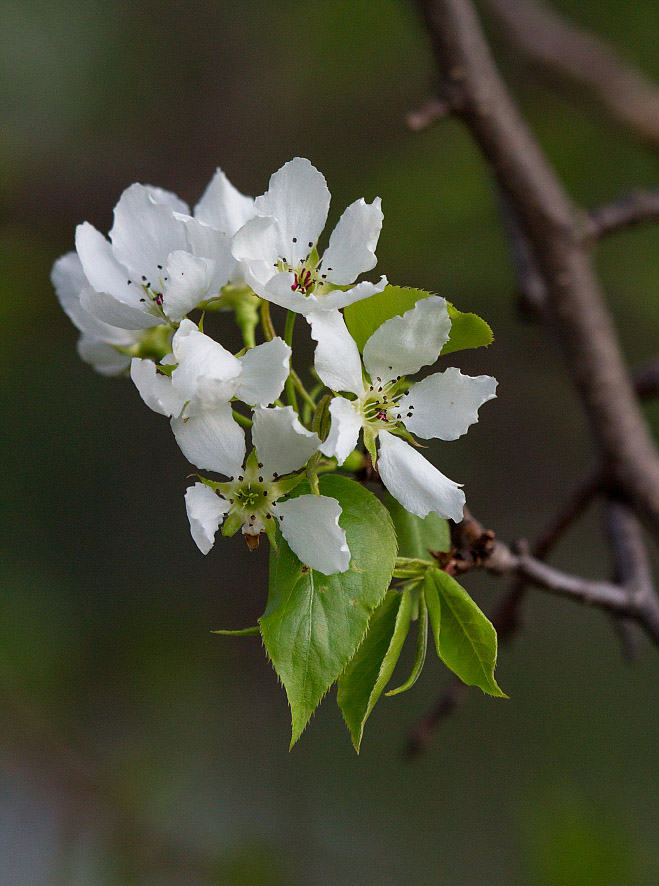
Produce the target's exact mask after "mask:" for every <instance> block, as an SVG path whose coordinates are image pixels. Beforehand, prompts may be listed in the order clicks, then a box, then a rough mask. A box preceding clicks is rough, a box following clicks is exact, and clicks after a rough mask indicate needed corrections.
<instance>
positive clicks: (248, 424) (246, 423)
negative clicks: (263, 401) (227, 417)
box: [231, 409, 253, 430]
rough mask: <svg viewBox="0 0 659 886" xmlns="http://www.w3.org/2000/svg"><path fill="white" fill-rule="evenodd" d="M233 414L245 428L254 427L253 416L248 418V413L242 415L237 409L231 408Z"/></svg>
mask: <svg viewBox="0 0 659 886" xmlns="http://www.w3.org/2000/svg"><path fill="white" fill-rule="evenodd" d="M231 414H232V415H233V417H234V419H235V420H236V421H237V422H238V424H239V425H242V427H243V428H247V430H249V429H250V428H251V427H252V424H253V422H252V419H251V418H247V416H246V415H241V414H240V413H239V412H236V410H235V409H232V410H231Z"/></svg>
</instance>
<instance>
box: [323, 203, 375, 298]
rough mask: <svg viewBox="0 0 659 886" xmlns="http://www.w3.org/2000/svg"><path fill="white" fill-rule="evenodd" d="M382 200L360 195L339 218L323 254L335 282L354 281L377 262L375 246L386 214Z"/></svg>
mask: <svg viewBox="0 0 659 886" xmlns="http://www.w3.org/2000/svg"><path fill="white" fill-rule="evenodd" d="M380 203H381V201H380V198H379V197H376V198H375V200H374V201H373V202H372V203H366V201H365V200H364V199H363V198H360V199H359V200H355V202H354V203H352V204H351V205H350V206H348V208H347V209H346V211H345V212H344V213H343V215H342V216H341V218H340V219H339V223H338V224H337V226H336V227H335V228H334V230H333V231H332V236H331V237H330V241H329V246H328V247H327V249H326V250H325V252H324V254H323V273H325V274H327V279H328V280H329V281H330V282H331V283H336V284H338V285H339V286H342V285H344V284H346V283H352V281H353V280H356V279H357V277H359V275H360V274H364V273H366V271H370V270H371V269H372V268H374V267H375V266H376V264H377V261H378V260H377V258H376V257H375V247H376V246H377V245H378V238H379V236H380V231H381V230H382V219H383V217H384V216H383V215H382V209H381V208H380Z"/></svg>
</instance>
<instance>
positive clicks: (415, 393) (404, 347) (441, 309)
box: [316, 296, 497, 521]
mask: <svg viewBox="0 0 659 886" xmlns="http://www.w3.org/2000/svg"><path fill="white" fill-rule="evenodd" d="M450 328H451V320H450V318H449V315H448V310H447V307H446V300H445V299H443V298H441V297H440V296H430V297H429V298H424V299H421V300H420V301H418V302H417V303H416V305H415V306H414V307H413V308H412V309H411V310H409V311H407V312H406V313H405V314H403V315H402V316H396V317H392V318H391V319H389V320H387V321H386V322H385V323H383V324H382V326H380V327H379V328H378V329H376V331H375V332H374V333H373V335H371V337H370V338H369V339H368V341H367V342H366V344H365V346H364V351H363V365H364V369H365V373H366V376H365V375H364V372H363V371H362V360H361V359H360V356H359V351H358V349H357V345H356V344H355V342H354V340H353V339H352V337H351V336H350V333H349V332H348V330H347V328H346V326H345V322H344V321H343V318H342V317H341V318H340V322H337V323H335V324H334V326H333V329H332V338H331V351H332V353H333V360H334V363H333V365H327V364H326V363H325V362H323V361H319V360H318V359H317V360H316V371H317V372H318V375H319V376H320V378H321V379H322V380H323V381H324V382H325V384H327V385H328V386H329V387H331V388H332V389H333V390H335V391H338V390H342V391H347V392H350V393H351V394H353V395H354V397H355V399H348V398H346V397H341V396H339V397H334V398H333V400H332V401H331V403H330V407H329V410H330V414H331V417H332V421H331V427H330V433H329V435H328V437H327V439H326V440H325V442H324V443H323V444H322V445H321V447H320V450H321V452H323V453H324V454H325V455H328V456H335V457H336V459H337V460H338V462H339V464H343V462H344V461H345V459H346V458H347V456H348V455H349V454H350V453H351V452H352V450H353V449H354V448H355V446H356V444H357V440H358V437H359V433H360V431H362V430H363V433H364V442H365V444H366V446H367V449H368V450H369V452H370V453H371V456H372V458H373V461H374V462H375V461H376V460H377V467H378V471H379V473H380V477H381V478H382V482H383V483H384V485H385V486H386V487H387V489H388V490H389V492H390V493H391V494H392V495H393V496H394V498H396V499H397V500H398V501H399V502H400V503H401V504H402V505H403V507H404V508H405V509H406V510H408V511H409V512H410V513H412V514H416V516H418V517H425V516H426V515H427V514H429V513H430V512H431V511H434V512H435V513H437V514H438V515H439V516H440V517H443V518H445V519H451V520H455V521H459V520H461V519H462V509H463V507H464V503H465V496H464V493H463V492H462V490H461V488H460V484H458V483H455V482H453V480H449V478H448V477H445V476H444V475H443V474H442V473H440V472H439V471H438V470H437V469H436V468H434V467H433V466H432V465H431V464H430V463H429V462H428V461H427V460H426V459H425V458H424V457H423V456H422V455H421V454H420V453H419V452H418V451H417V450H416V449H414V448H413V447H412V446H411V445H410V444H409V443H408V442H406V440H405V439H403V438H408V439H410V438H411V439H412V440H413V437H412V436H411V435H413V434H418V435H419V436H421V437H425V438H433V437H436V438H438V439H440V440H456V439H457V438H458V437H460V436H462V435H463V434H465V433H466V432H467V429H468V428H469V426H470V425H472V424H473V423H474V422H476V421H477V420H478V409H479V408H480V406H482V405H483V403H485V402H487V401H488V400H491V399H492V398H493V397H495V396H496V394H495V390H496V386H497V382H496V380H495V379H494V378H491V377H490V376H487V375H479V376H476V377H471V376H467V375H463V374H462V373H461V372H460V370H459V369H456V368H454V367H450V368H448V369H445V370H444V371H443V372H437V373H434V374H433V375H429V376H428V377H427V378H425V379H423V380H422V381H420V382H417V383H416V384H412V385H411V386H410V383H409V382H408V381H407V380H406V378H405V376H407V375H411V374H413V373H416V372H418V371H419V370H420V369H421V368H422V367H423V366H429V365H431V364H433V363H434V362H435V361H436V360H437V358H438V357H439V355H440V353H441V350H442V348H443V346H444V345H445V344H446V342H447V341H448V338H449V331H450ZM326 351H327V353H329V352H330V348H329V347H328V348H327V349H326ZM365 378H366V380H364V379H365ZM376 441H377V444H378V445H377V451H376V445H375V444H376Z"/></svg>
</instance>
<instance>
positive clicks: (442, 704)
mask: <svg viewBox="0 0 659 886" xmlns="http://www.w3.org/2000/svg"><path fill="white" fill-rule="evenodd" d="M600 482H601V477H600V475H599V474H598V473H597V472H591V474H589V475H588V476H587V477H585V478H584V480H583V481H582V483H580V485H579V486H578V488H577V489H576V490H575V493H574V495H573V496H572V497H571V498H570V499H569V500H568V502H566V504H565V506H564V507H563V508H562V509H561V511H560V512H559V513H558V514H557V516H556V518H555V519H554V520H553V521H552V523H551V524H550V525H549V526H547V528H546V529H545V531H544V532H543V533H542V534H541V535H540V536H539V538H538V540H537V542H536V544H535V545H534V548H533V553H534V555H535V556H531V555H530V554H529V553H528V552H527V551H526V550H525V546H524V545H519V546H518V549H517V550H512V549H511V548H509V547H508V546H507V545H504V544H502V543H501V542H498V541H495V540H494V539H493V533H491V532H488V533H486V532H484V530H483V527H482V526H481V524H480V523H479V522H478V521H477V520H475V519H474V517H473V516H472V515H471V514H469V513H468V512H466V516H465V519H464V520H463V521H462V522H461V523H459V524H457V525H456V527H455V528H454V532H453V538H454V541H455V543H456V544H457V545H458V556H459V561H460V563H461V564H462V570H461V571H463V572H465V571H468V568H469V562H470V556H469V551H470V550H471V549H475V550H476V552H477V555H476V556H475V557H473V558H471V568H483V569H488V570H490V571H492V572H495V573H497V574H513V575H514V579H513V583H512V586H511V588H510V590H509V592H508V593H507V594H506V596H505V597H504V598H503V599H502V600H501V602H500V603H499V605H498V607H497V609H496V610H495V612H494V614H493V616H492V624H493V625H494V627H495V629H496V631H497V635H498V638H499V642H500V643H505V642H507V641H509V640H510V639H511V638H512V637H513V636H514V634H515V633H516V631H517V629H518V627H519V610H520V605H521V602H522V600H523V599H524V596H525V594H526V589H527V586H528V584H529V583H532V584H534V585H536V586H537V587H539V588H543V589H544V590H547V591H550V592H552V593H555V594H558V595H559V596H563V597H568V598H569V599H572V600H576V601H577V602H580V603H584V604H587V605H593V606H597V607H599V608H601V609H603V610H604V611H606V612H609V613H610V614H611V615H612V616H613V617H614V619H615V622H616V625H617V627H618V630H619V632H620V633H621V639H622V640H623V644H624V645H625V650H626V654H627V655H628V657H629V658H633V657H635V655H636V638H635V636H634V635H633V634H632V633H631V631H630V628H633V626H634V623H638V624H640V625H641V626H642V627H643V629H644V630H645V632H646V633H647V634H648V636H649V637H650V638H651V639H652V640H653V642H654V643H656V644H657V645H659V599H657V596H656V594H655V591H654V589H653V585H652V571H651V567H650V563H649V560H648V556H647V552H646V549H645V545H644V543H643V537H642V532H641V527H640V524H639V522H638V520H637V519H636V517H635V516H634V514H633V513H632V512H631V511H630V510H629V508H627V507H626V506H625V505H623V504H620V503H619V502H610V503H609V504H608V508H607V535H608V538H609V541H610V544H611V546H612V551H613V561H614V574H615V583H611V582H604V581H591V580H589V579H583V578H579V577H578V576H574V575H569V574H567V573H564V572H561V571H559V570H557V569H554V568H552V567H550V566H547V565H546V564H544V563H542V562H541V559H542V558H544V557H546V556H547V555H548V554H549V552H550V551H551V549H552V548H553V546H554V545H555V543H556V542H557V541H558V539H559V538H560V537H561V536H562V534H563V532H564V531H565V530H566V529H567V528H568V527H569V526H570V525H571V524H572V522H573V521H574V520H576V519H577V518H578V517H579V516H580V514H581V513H582V512H583V510H584V508H585V507H586V506H587V504H588V503H589V502H590V501H591V500H592V497H593V496H594V495H595V494H596V493H597V491H598V490H599V489H600ZM483 540H485V541H483ZM484 545H485V547H486V556H485V557H483V551H484ZM449 569H450V566H449ZM467 696H468V687H466V686H465V685H464V684H463V683H462V682H461V681H460V680H459V679H458V678H452V679H451V682H450V683H449V685H448V686H447V687H446V689H445V690H444V691H443V692H442V694H441V695H440V696H439V698H438V700H437V701H436V702H435V704H434V705H433V706H432V708H431V709H430V710H429V711H428V713H427V714H426V715H425V716H424V717H422V718H421V719H420V720H419V721H418V722H417V723H416V725H415V726H414V728H413V730H412V731H411V733H410V735H409V738H408V740H407V743H406V747H405V753H406V755H407V756H410V757H415V756H417V755H418V754H420V753H422V752H423V751H424V750H426V748H427V747H428V745H429V744H430V740H431V738H432V734H433V733H434V731H435V730H436V729H437V727H438V726H439V725H440V723H441V722H442V721H443V720H444V719H445V718H446V717H448V716H450V715H451V714H453V713H454V712H455V711H456V710H457V709H458V708H460V707H461V706H462V705H463V704H464V702H465V701H466V699H467Z"/></svg>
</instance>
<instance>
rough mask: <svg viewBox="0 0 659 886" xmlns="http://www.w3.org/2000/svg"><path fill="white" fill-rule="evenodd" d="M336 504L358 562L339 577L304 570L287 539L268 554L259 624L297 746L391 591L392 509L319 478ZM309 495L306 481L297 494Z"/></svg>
mask: <svg viewBox="0 0 659 886" xmlns="http://www.w3.org/2000/svg"><path fill="white" fill-rule="evenodd" d="M320 492H321V494H322V495H327V496H331V497H332V498H335V499H337V500H338V502H339V504H340V505H341V508H342V509H343V512H342V514H341V516H340V518H339V524H340V525H341V526H342V527H343V529H345V533H346V539H347V542H348V546H349V547H350V553H351V556H352V559H351V561H350V568H349V569H348V570H347V571H346V572H343V573H340V574H338V575H323V574H322V573H320V572H316V571H314V570H310V569H309V568H308V567H306V566H304V567H303V566H302V564H301V563H300V561H299V560H298V558H297V557H296V556H295V554H293V552H292V551H291V549H290V548H289V546H288V545H287V544H286V541H285V540H284V539H283V538H280V540H279V554H276V553H274V552H271V555H270V590H269V595H268V605H267V608H266V611H265V613H264V615H263V616H262V617H261V618H260V619H259V621H260V625H261V634H262V636H263V642H264V645H265V648H266V651H267V653H268V656H269V657H270V660H271V661H272V664H273V666H274V668H275V671H276V672H277V674H278V676H279V678H280V680H281V681H282V683H283V684H284V688H285V689H286V694H287V696H288V701H289V704H290V706H291V715H292V720H293V734H292V738H291V747H292V746H293V745H294V744H295V742H296V741H297V739H298V738H299V737H300V735H301V734H302V731H303V730H304V728H305V726H306V725H307V723H308V721H309V718H310V717H311V714H312V713H313V711H314V710H315V708H316V707H317V705H318V703H319V702H320V700H321V699H322V697H323V696H324V695H325V693H326V692H327V690H328V689H329V687H330V686H331V685H332V683H334V681H335V680H337V679H338V677H339V676H340V675H341V674H342V673H343V671H344V670H345V667H346V665H347V664H348V662H349V661H350V659H351V658H352V657H353V655H354V654H355V652H356V651H357V648H358V647H359V645H360V643H361V641H362V640H363V638H364V635H365V633H366V629H367V626H368V621H369V618H370V616H371V613H372V612H373V610H374V609H375V608H376V607H377V606H378V605H379V603H380V601H381V600H382V599H383V597H384V596H385V594H386V592H387V589H388V587H389V582H390V580H391V576H392V573H393V570H394V564H395V560H396V533H395V532H394V527H393V524H392V522H391V517H390V516H389V513H388V511H387V510H386V508H385V507H384V505H382V503H381V502H380V501H378V499H377V498H376V497H375V496H374V495H373V494H372V493H371V492H369V491H368V490H367V489H365V488H364V487H363V486H360V485H359V484H358V483H355V482H354V481H353V480H349V479H348V478H347V477H341V476H339V475H336V474H334V475H331V476H324V477H322V478H321V479H320ZM305 493H307V494H308V493H309V485H308V484H307V483H306V482H305V483H301V484H300V486H298V487H297V488H296V489H295V492H294V496H293V497H295V496H297V495H301V494H305Z"/></svg>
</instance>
